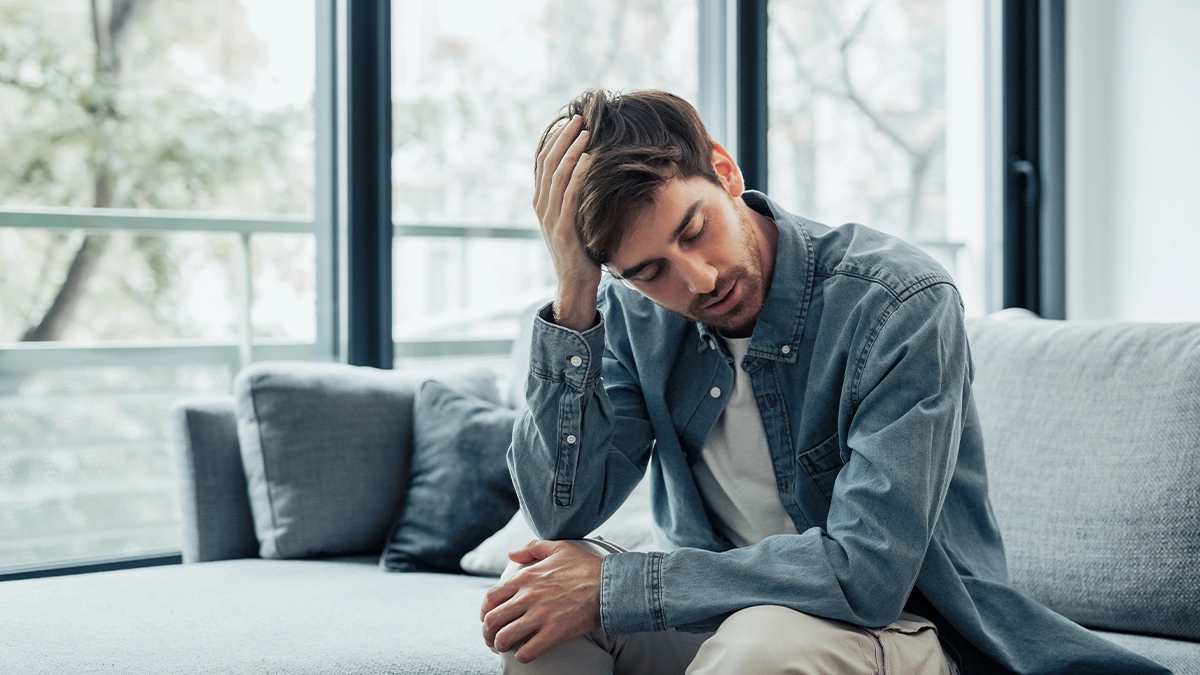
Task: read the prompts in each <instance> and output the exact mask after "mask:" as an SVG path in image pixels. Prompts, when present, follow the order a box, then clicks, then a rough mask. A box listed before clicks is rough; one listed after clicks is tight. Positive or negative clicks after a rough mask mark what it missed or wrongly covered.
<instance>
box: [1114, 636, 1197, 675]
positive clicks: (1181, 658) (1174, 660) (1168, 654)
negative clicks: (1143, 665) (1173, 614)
mask: <svg viewBox="0 0 1200 675" xmlns="http://www.w3.org/2000/svg"><path fill="white" fill-rule="evenodd" d="M1100 635H1102V636H1104V637H1105V638H1107V639H1109V640H1112V641H1113V642H1115V643H1117V644H1119V645H1121V646H1122V647H1124V648H1126V649H1128V650H1129V651H1132V652H1137V653H1138V654H1141V655H1142V656H1145V657H1146V658H1148V659H1151V660H1153V661H1156V662H1158V663H1161V664H1162V665H1164V666H1166V667H1168V668H1170V669H1171V670H1172V671H1173V672H1174V673H1175V675H1200V643H1196V642H1185V641H1183V640H1164V639H1163V638H1156V637H1148V636H1145V635H1128V634H1124V633H1104V632H1101V633H1100Z"/></svg>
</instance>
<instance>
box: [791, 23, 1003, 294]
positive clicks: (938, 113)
mask: <svg viewBox="0 0 1200 675" xmlns="http://www.w3.org/2000/svg"><path fill="white" fill-rule="evenodd" d="M983 4H984V3H983V2H982V0H974V1H964V2H958V1H955V2H947V0H868V1H856V2H827V1H819V0H771V2H770V3H769V5H768V9H769V12H770V23H769V29H768V30H769V32H768V35H769V40H768V55H769V56H768V58H769V73H770V75H769V77H770V85H769V88H768V96H769V98H770V104H769V108H770V131H769V135H768V144H769V146H768V158H769V173H768V176H769V181H770V186H769V187H770V189H769V193H770V194H771V196H772V197H773V198H774V199H776V200H778V201H780V202H781V203H782V204H783V205H784V206H785V207H787V208H789V209H793V210H795V211H796V212H798V213H800V214H803V215H805V216H808V217H811V218H813V219H815V220H818V221H821V222H824V223H826V224H829V225H840V224H841V223H845V222H859V223H862V224H864V225H867V226H869V227H873V228H876V229H880V230H883V231H885V232H888V233H890V234H894V235H897V236H900V237H903V238H905V239H908V240H909V241H911V242H913V243H916V244H918V245H919V246H921V247H922V248H924V249H925V250H926V251H927V252H928V253H930V254H931V255H932V256H934V257H935V258H936V259H937V260H938V261H939V262H941V263H942V265H943V266H944V267H946V268H947V270H949V271H950V273H951V274H952V275H953V276H954V277H955V280H956V282H957V283H958V286H959V288H960V290H961V291H962V294H963V296H964V300H965V302H966V304H967V308H968V311H970V312H972V313H983V312H984V311H986V310H987V308H988V306H989V305H988V301H987V295H988V293H989V292H990V289H989V286H988V283H987V278H988V276H989V275H988V274H987V265H986V258H985V256H984V253H983V251H984V248H985V243H986V230H985V205H984V202H983V187H984V150H983V149H984V114H983V113H984V106H983V100H984V78H983V73H984V40H983V36H984V23H983V20H984V15H983Z"/></svg>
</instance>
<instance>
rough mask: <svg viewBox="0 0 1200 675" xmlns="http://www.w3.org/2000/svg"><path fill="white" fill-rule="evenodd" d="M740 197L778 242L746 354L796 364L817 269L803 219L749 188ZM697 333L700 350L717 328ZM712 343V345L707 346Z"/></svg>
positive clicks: (703, 328) (713, 337)
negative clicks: (764, 219) (773, 229)
mask: <svg viewBox="0 0 1200 675" xmlns="http://www.w3.org/2000/svg"><path fill="white" fill-rule="evenodd" d="M742 199H743V200H744V201H745V202H746V205H747V206H749V207H750V208H752V209H754V210H755V211H758V212H759V213H761V214H762V215H764V216H766V217H768V218H770V219H772V220H774V221H775V226H776V227H777V228H778V229H779V242H778V244H777V245H776V247H775V269H774V271H773V272H772V273H771V290H770V291H768V292H767V298H766V301H765V302H764V303H763V308H762V311H761V312H760V313H759V315H758V321H757V322H756V323H755V324H754V333H753V334H752V335H751V339H750V349H749V350H747V352H746V354H747V356H757V357H762V358H765V359H771V360H774V361H783V362H786V363H794V362H795V361H796V357H797V355H798V354H799V353H800V336H801V335H803V333H804V321H805V319H806V318H807V316H808V307H809V302H810V300H811V298H812V287H813V275H814V271H815V268H816V264H815V259H814V253H813V246H812V240H811V239H810V238H809V236H808V231H807V230H806V229H805V228H804V224H803V223H804V221H803V220H802V219H801V218H798V217H796V216H793V215H792V214H790V213H788V212H787V211H785V210H783V209H782V208H780V206H779V205H778V204H776V203H775V202H773V201H771V199H770V198H768V197H767V196H766V195H764V194H763V193H761V192H757V191H754V190H747V191H746V192H744V193H743V194H742ZM697 326H698V327H699V329H700V349H702V350H703V349H707V348H709V346H710V344H717V343H718V335H717V332H716V331H715V330H713V329H712V328H711V327H709V326H705V325H704V324H697ZM710 341H711V342H710Z"/></svg>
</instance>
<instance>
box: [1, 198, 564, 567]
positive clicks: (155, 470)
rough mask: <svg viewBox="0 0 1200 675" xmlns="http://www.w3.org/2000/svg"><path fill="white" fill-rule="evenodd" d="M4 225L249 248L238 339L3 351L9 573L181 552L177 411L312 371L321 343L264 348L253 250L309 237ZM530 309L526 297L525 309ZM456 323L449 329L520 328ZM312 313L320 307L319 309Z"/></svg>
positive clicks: (437, 343)
mask: <svg viewBox="0 0 1200 675" xmlns="http://www.w3.org/2000/svg"><path fill="white" fill-rule="evenodd" d="M0 227H11V228H29V229H38V230H65V231H70V230H85V231H102V232H118V231H123V232H136V233H139V234H161V235H168V234H175V233H183V232H200V233H211V234H222V233H224V234H234V235H237V237H238V241H239V244H240V245H239V247H238V252H239V253H238V260H237V266H238V270H239V273H240V277H241V279H240V292H239V311H238V320H239V330H238V336H239V339H238V341H237V342H213V341H197V340H172V341H140V340H138V341H104V342H98V343H88V344H80V343H54V342H40V343H0V569H6V568H7V569H11V568H19V567H29V566H34V565H45V564H47V563H52V562H55V561H61V560H66V559H87V558H94V557H101V558H111V557H120V556H128V555H137V554H144V553H148V552H155V551H160V550H171V549H177V547H178V545H179V544H178V537H179V534H178V529H179V526H178V506H177V502H176V492H177V487H176V484H175V479H174V476H173V472H172V468H171V467H172V465H171V462H170V460H169V458H168V457H167V452H166V446H167V440H166V428H165V427H166V425H165V421H166V414H165V413H166V410H167V408H168V407H169V405H170V404H171V403H172V402H173V401H174V400H177V399H179V398H182V397H188V396H196V395H212V394H221V393H228V391H229V386H230V383H231V382H232V379H233V376H234V375H235V374H236V373H237V372H238V370H240V369H241V368H242V367H244V366H245V365H247V364H249V363H251V362H255V361H264V360H312V359H313V358H314V345H313V344H312V343H298V342H286V341H280V340H263V339H255V338H254V337H253V336H254V325H253V322H252V317H251V311H250V310H251V306H252V303H253V301H254V286H253V278H252V276H251V269H250V247H251V242H252V238H253V237H255V236H256V235H260V234H310V235H311V234H312V233H313V223H312V221H311V219H309V218H306V217H300V216H247V215H232V216H231V215H210V214H198V213H192V212H170V211H134V210H122V209H75V208H25V207H22V208H12V207H0ZM395 232H396V236H398V237H404V236H408V237H442V238H453V239H463V240H468V239H473V240H479V239H526V240H536V239H539V238H540V236H541V235H540V233H539V232H538V231H537V230H536V229H532V228H522V227H505V226H481V225H463V224H447V225H441V224H436V225H435V224H425V223H422V224H410V223H397V224H396V225H395ZM514 300H519V299H514ZM520 309H521V308H520V307H513V308H491V309H489V310H488V313H487V315H486V316H479V315H478V314H479V313H478V312H476V313H475V314H471V313H470V312H467V313H459V314H458V315H456V316H451V317H446V318H444V319H443V320H442V321H441V322H440V323H441V324H443V325H445V328H446V330H447V331H452V330H454V328H455V325H454V323H455V322H457V323H459V324H469V323H471V322H472V321H474V320H495V319H497V318H503V317H505V316H509V315H511V316H515V314H516V312H517V311H519V310H520ZM314 310H315V308H314ZM510 349H511V340H508V339H451V340H429V339H400V340H397V341H396V343H395V354H396V357H397V359H398V360H400V359H406V360H407V359H419V358H425V357H443V356H458V357H467V356H495V357H497V358H499V357H500V355H503V354H507V353H508V351H509V350H510Z"/></svg>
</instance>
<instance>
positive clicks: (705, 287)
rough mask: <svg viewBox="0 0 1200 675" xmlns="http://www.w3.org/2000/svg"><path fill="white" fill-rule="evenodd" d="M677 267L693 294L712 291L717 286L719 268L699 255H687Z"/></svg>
mask: <svg viewBox="0 0 1200 675" xmlns="http://www.w3.org/2000/svg"><path fill="white" fill-rule="evenodd" d="M677 269H678V270H679V273H680V274H681V275H682V276H683V281H684V283H685V284H687V288H688V292H690V293H691V294H692V295H704V294H706V293H712V292H713V290H714V289H715V288H716V287H717V268H715V267H713V266H712V265H709V264H708V261H707V260H703V259H701V258H699V257H694V256H685V257H684V258H683V260H681V261H680V262H679V263H678V267H677Z"/></svg>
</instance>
